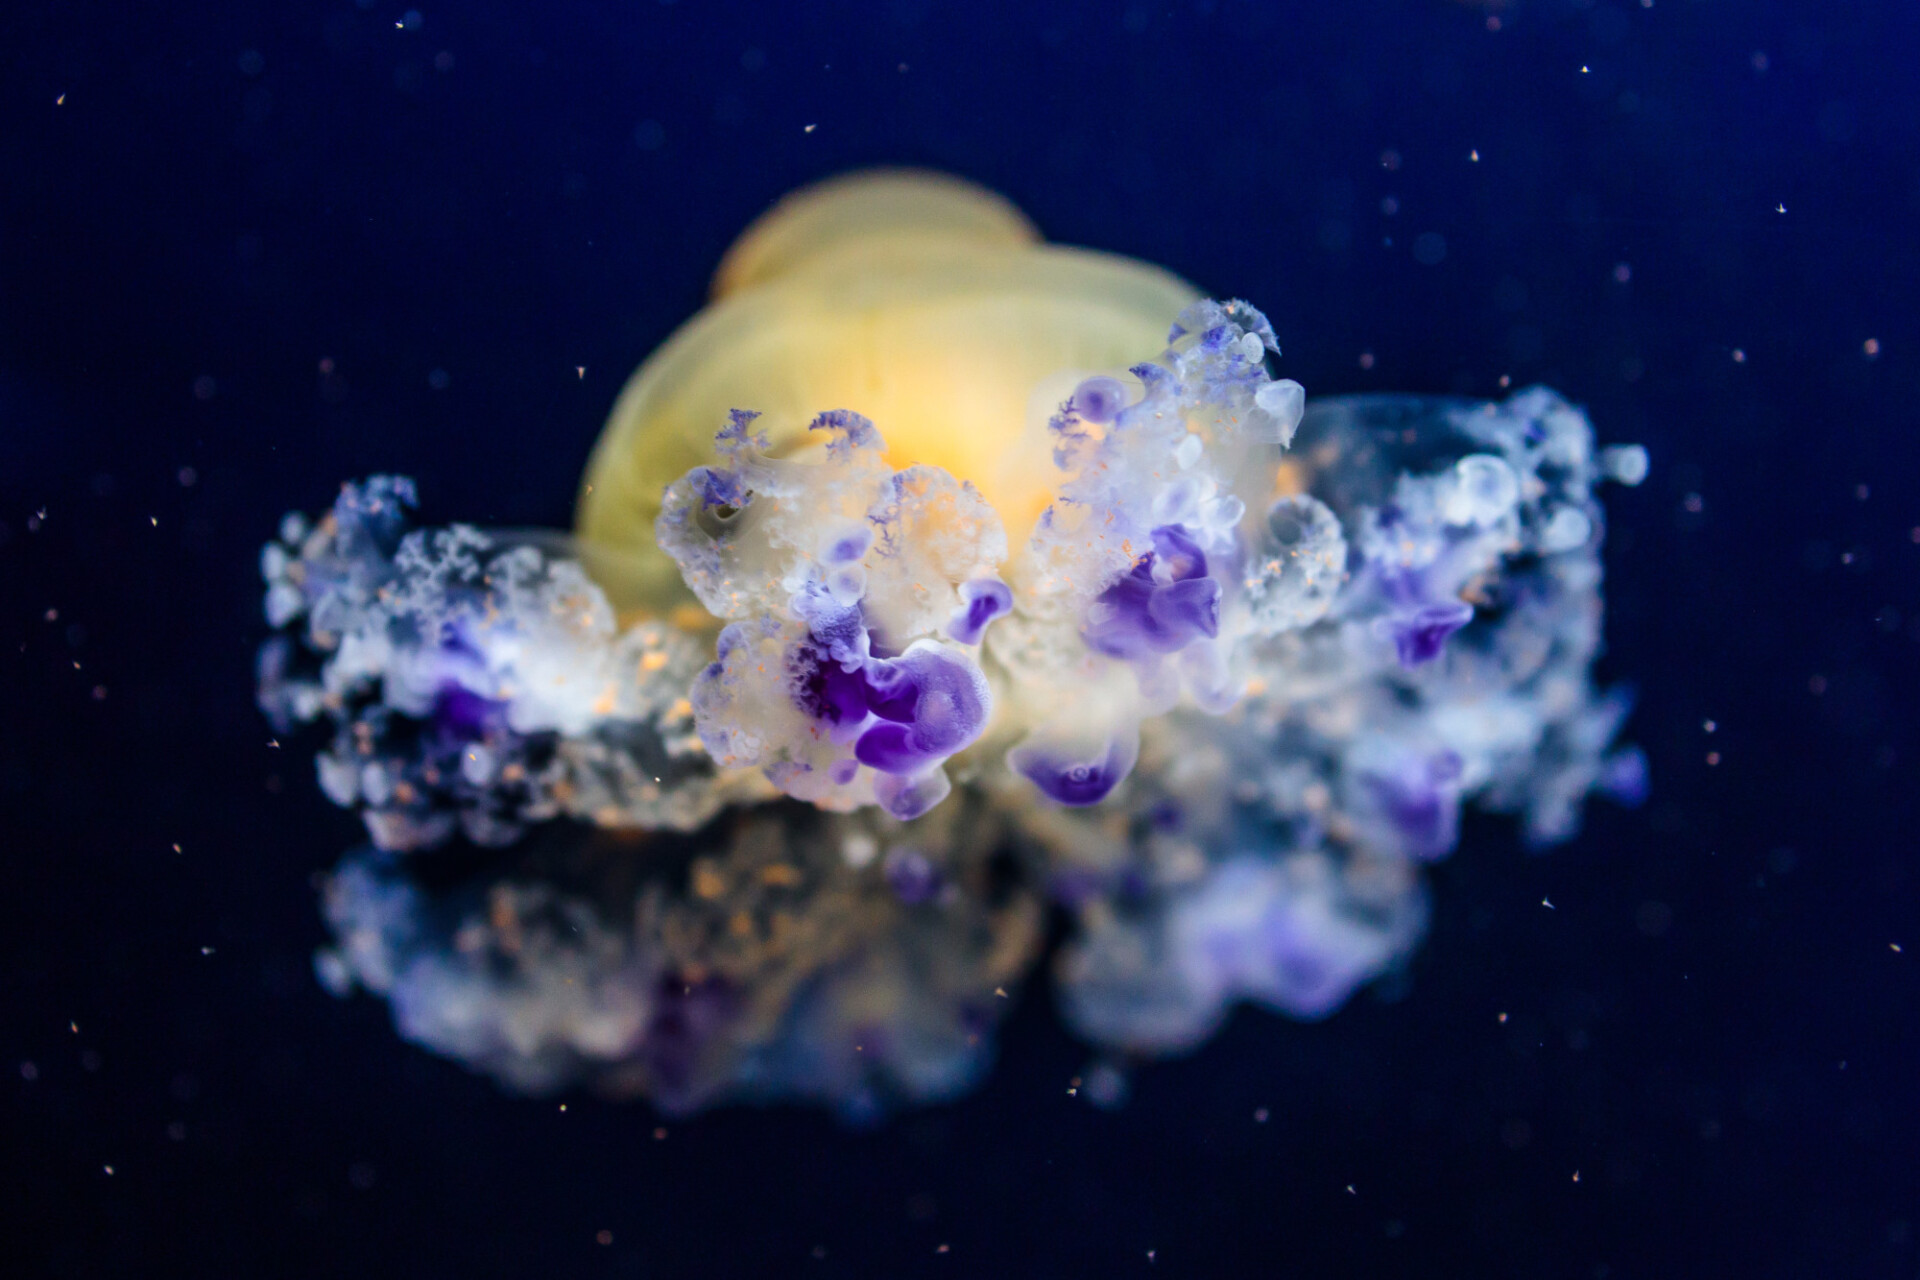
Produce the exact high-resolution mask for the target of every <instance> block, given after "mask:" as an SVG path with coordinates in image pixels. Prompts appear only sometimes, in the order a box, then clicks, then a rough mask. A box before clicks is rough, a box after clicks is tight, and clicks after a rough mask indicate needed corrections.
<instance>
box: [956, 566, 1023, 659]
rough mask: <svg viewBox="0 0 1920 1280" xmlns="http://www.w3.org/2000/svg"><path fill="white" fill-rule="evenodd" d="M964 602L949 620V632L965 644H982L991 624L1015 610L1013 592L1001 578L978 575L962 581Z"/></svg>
mask: <svg viewBox="0 0 1920 1280" xmlns="http://www.w3.org/2000/svg"><path fill="white" fill-rule="evenodd" d="M960 599H961V600H962V601H963V602H964V603H962V604H961V606H960V607H959V608H958V609H956V610H954V613H953V617H952V618H950V619H948V621H947V634H948V635H949V636H951V637H953V638H954V639H955V640H958V641H959V642H960V643H961V644H979V643H980V637H981V636H982V635H983V634H985V632H986V629H987V624H988V623H989V622H992V621H993V620H994V619H995V618H1001V617H1005V616H1006V615H1007V614H1009V613H1011V612H1013V592H1012V591H1011V590H1010V589H1009V588H1008V586H1007V584H1006V583H1004V582H1002V581H1000V579H998V578H974V579H972V580H971V581H968V582H963V583H961V584H960Z"/></svg>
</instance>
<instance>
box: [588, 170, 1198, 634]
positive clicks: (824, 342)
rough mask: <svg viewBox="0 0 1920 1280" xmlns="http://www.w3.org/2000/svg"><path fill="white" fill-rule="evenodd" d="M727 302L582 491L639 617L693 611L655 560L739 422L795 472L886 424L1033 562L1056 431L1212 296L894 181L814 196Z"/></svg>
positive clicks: (760, 229)
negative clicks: (818, 425) (662, 515)
mask: <svg viewBox="0 0 1920 1280" xmlns="http://www.w3.org/2000/svg"><path fill="white" fill-rule="evenodd" d="M714 295H715V296H714V301H713V302H712V303H711V304H710V305H709V306H708V307H707V308H706V309H705V310H703V311H701V312H700V313H699V314H698V315H696V316H694V317H693V319H691V320H689V321H688V322H687V323H686V324H684V325H682V326H681V328H680V329H679V330H678V332H676V333H675V334H674V335H673V336H672V337H671V338H669V339H668V340H667V342H666V344H665V345H664V346H662V347H661V348H660V349H659V350H658V351H656V352H655V353H654V354H653V355H652V356H651V357H650V358H649V359H648V360H647V361H646V363H645V364H643V365H642V366H641V367H640V369H639V371H638V372H636V373H635V374H634V375H633V377H632V378H631V379H630V380H629V381H628V383H627V385H626V388H625V389H624V390H623V391H622V392H621V393H620V398H619V400H618V401H617V402H616V403H615V405H614V409H613V414H612V416H611V417H610V418H609V419H608V422H607V426H606V429H605V430H604V431H603V432H602V433H601V437H600V441H599V444H598V445H597V446H596V447H595V449H594V453H593V458H592V460H591V461H590V462H589V464H588V467H587V474H586V478H585V480H584V482H583V485H582V491H581V497H580V505H579V512H578V519H577V531H578V533H579V535H580V537H581V539H582V540H583V542H585V543H586V544H587V551H586V557H585V558H586V560H587V564H588V567H589V569H590V570H591V571H592V572H593V574H594V576H595V577H596V578H597V579H598V580H599V581H600V582H601V584H602V585H603V586H604V587H606V588H607V590H608V592H609V594H610V595H611V596H612V597H613V598H614V600H615V603H616V604H617V605H618V606H619V607H621V609H622V610H623V611H633V610H646V611H660V610H665V609H669V608H672V607H674V606H675V605H678V604H682V603H684V602H685V601H686V600H687V599H689V598H690V597H688V595H687V594H686V593H685V591H684V588H682V587H681V585H680V582H679V575H678V573H677V571H676V570H675V568H674V566H673V564H672V563H671V562H670V561H669V560H668V559H667V558H666V557H665V556H664V555H662V554H661V553H660V552H659V551H658V550H657V549H656V548H655V546H654V538H653V522H654V517H655V516H657V515H658V514H659V510H660V495H661V491H662V490H663V489H664V488H665V487H666V485H668V484H669V483H671V482H672V481H673V480H675V479H677V478H679V477H680V476H681V475H683V474H684V473H685V472H686V471H687V470H688V469H689V468H692V467H695V466H699V465H701V464H702V463H706V462H710V461H712V460H713V456H714V453H713V437H714V434H715V432H717V431H718V430H719V429H720V427H721V426H723V425H724V424H725V422H726V420H727V412H728V411H729V410H731V409H755V410H758V411H760V412H761V413H762V414H763V415H764V417H763V418H762V419H761V420H760V421H759V422H757V423H755V427H756V428H757V429H760V430H764V431H765V432H766V433H767V434H768V436H769V437H770V438H771V440H772V442H773V446H774V452H775V453H776V454H779V453H788V452H792V451H793V450H794V449H795V448H796V447H798V444H799V442H800V441H801V439H802V437H803V436H804V434H805V431H806V426H807V424H808V423H809V422H811V421H812V420H813V418H814V417H815V416H816V415H818V414H819V413H821V412H823V411H825V410H829V409H851V410H854V411H855V412H858V413H861V414H864V415H865V416H866V417H868V418H870V419H872V420H873V422H874V424H875V425H876V426H877V427H878V428H879V430H880V433H881V435H882V436H883V437H884V438H885V440H886V442H887V460H888V462H889V463H890V464H891V465H893V466H895V467H905V466H908V465H910V464H913V463H929V464H932V465H935V466H939V467H944V468H945V469H946V470H948V471H950V472H951V473H953V474H954V475H955V476H957V477H959V478H961V479H963V480H970V481H972V482H973V483H974V484H975V485H976V486H977V487H978V488H979V489H980V490H981V492H982V493H983V494H984V495H985V496H986V498H987V500H988V501H989V502H991V503H993V505H994V506H995V508H996V509H997V510H998V511H999V512H1000V515H1001V518H1002V520H1003V521H1004V523H1005V525H1006V528H1007V532H1008V534H1009V536H1010V538H1011V539H1012V541H1013V542H1014V543H1015V545H1016V546H1017V545H1018V544H1019V543H1021V542H1023V541H1024V540H1025V537H1026V534H1027V532H1028V531H1029V530H1030V529H1031V527H1032V524H1033V521H1034V519H1035V518H1036V517H1037V516H1038V515H1039V513H1040V511H1041V510H1042V509H1043V508H1044V507H1045V506H1046V504H1047V501H1048V500H1049V497H1050V495H1051V492H1052V490H1053V487H1054V484H1055V481H1056V478H1057V473H1056V472H1055V470H1054V467H1053V464H1052V461H1051V454H1050V445H1049V443H1048V440H1047V437H1046V431H1045V423H1046V419H1047V417H1048V416H1049V415H1051V414H1052V413H1053V412H1054V411H1055V410H1056V409H1057V408H1058V406H1059V403H1060V401H1061V400H1063V399H1064V398H1065V397H1066V395H1067V394H1068V393H1069V392H1071V390H1072V389H1073V386H1074V385H1075V383H1076V382H1078V380H1079V379H1080V378H1082V377H1084V376H1086V375H1088V374H1091V373H1096V372H1115V371H1118V370H1122V369H1124V368H1125V367H1126V366H1127V365H1129V364H1133V363H1136V362H1138V361H1139V360H1141V359H1143V358H1145V357H1147V356H1150V355H1152V354H1154V353H1156V352H1158V351H1159V350H1161V348H1162V347H1164V346H1165V344H1166V337H1167V327H1168V324H1169V322H1170V321H1171V319H1172V317H1173V316H1175V315H1177V314H1178V313H1179V312H1180V311H1181V310H1182V309H1183V308H1184V307H1186V306H1187V305H1188V304H1189V303H1190V302H1193V301H1194V300H1195V299H1196V298H1197V297H1198V296H1199V295H1198V294H1197V293H1196V292H1195V290H1194V289H1193V288H1192V286H1190V285H1188V284H1187V283H1186V282H1185V281H1183V280H1180V279H1178V278H1177V277H1175V276H1173V275H1171V274H1170V273H1168V272H1166V271H1163V270H1161V269H1160V268H1158V267H1155V266H1151V265H1148V264H1146V263H1143V262H1137V261H1134V260H1133V259H1130V258H1123V257H1119V256H1116V255H1113V254H1104V253H1095V252H1092V251H1090V250H1085V249H1073V248H1067V247H1063V246H1060V245H1049V244H1046V243H1043V242H1042V241H1040V240H1039V238H1038V236H1037V234H1036V233H1035V232H1034V230H1033V228H1032V226H1031V225H1030V224H1029V223H1028V222H1027V221H1026V219H1025V218H1024V217H1023V216H1022V215H1021V214H1020V212H1019V211H1018V210H1017V209H1015V208H1014V207H1013V206H1012V205H1010V204H1008V203H1007V202H1006V201H1005V200H1003V199H1001V198H1000V197H999V196H996V195H994V194H993V193H992V192H989V191H986V190H984V189H983V188H980V187H977V186H974V185H972V184H970V183H966V182H962V181H960V180H958V179H955V178H950V177H945V176H943V175H938V174H931V173H915V172H900V171H884V172H875V173H862V174H854V175H850V176H847V177H843V178H836V179H833V180H831V181H828V182H824V183H821V184H819V185H817V186H813V187H809V188H805V189H803V190H801V191H798V192H795V193H794V194H793V195H790V196H788V197H787V198H786V199H785V200H783V201H781V202H780V203H779V204H778V205H776V206H775V207H774V208H773V209H772V210H770V211H769V212H768V213H767V214H766V215H764V216H763V217H761V218H760V219H759V220H758V221H756V222H755V223H754V224H753V225H752V226H750V227H748V228H747V230H746V232H745V233H744V234H743V235H742V236H741V238H740V240H739V242H738V243H737V244H735V246H734V247H733V248H732V249H731V250H730V251H729V252H728V254H727V256H726V258H725V259H724V260H723V262H722V263H721V266H720V271H719V273H718V275H717V276H716V278H715V281H714Z"/></svg>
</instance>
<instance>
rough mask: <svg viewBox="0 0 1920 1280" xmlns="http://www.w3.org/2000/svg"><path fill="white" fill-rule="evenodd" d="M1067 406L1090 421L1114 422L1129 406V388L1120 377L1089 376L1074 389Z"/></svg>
mask: <svg viewBox="0 0 1920 1280" xmlns="http://www.w3.org/2000/svg"><path fill="white" fill-rule="evenodd" d="M1067 407H1068V408H1069V409H1071V410H1072V411H1073V412H1074V413H1076V414H1078V415H1079V416H1080V417H1081V418H1082V419H1084V420H1086V421H1088V422H1112V421H1113V420H1114V419H1115V418H1117V417H1119V416H1120V411H1121V410H1122V409H1124V408H1126V407H1127V388H1126V385H1125V384H1124V383H1122V382H1121V381H1120V380H1119V379H1118V378H1109V377H1105V376H1099V377H1093V378H1088V379H1087V380H1086V381H1085V382H1083V383H1081V384H1080V385H1079V386H1077V387H1075V388H1074V389H1073V398H1072V399H1070V400H1068V401H1067Z"/></svg>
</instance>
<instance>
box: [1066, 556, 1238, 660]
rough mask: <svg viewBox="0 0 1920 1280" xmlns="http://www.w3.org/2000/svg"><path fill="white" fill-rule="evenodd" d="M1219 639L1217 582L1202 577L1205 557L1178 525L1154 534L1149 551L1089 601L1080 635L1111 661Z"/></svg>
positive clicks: (1141, 656) (1144, 655) (1172, 651)
mask: <svg viewBox="0 0 1920 1280" xmlns="http://www.w3.org/2000/svg"><path fill="white" fill-rule="evenodd" d="M1219 634H1220V583H1219V582H1218V581H1217V580H1216V579H1213V578H1210V577H1208V576H1207V555H1206V552H1204V551H1202V550H1201V549H1200V544H1199V543H1197V542H1195V541H1194V540H1193V538H1192V537H1191V536H1190V535H1189V534H1188V533H1187V531H1186V530H1185V529H1183V528H1182V527H1180V526H1179V525H1162V526H1160V527H1159V528H1158V529H1155V530H1154V531H1153V550H1152V551H1149V552H1148V553H1147V554H1146V555H1143V556H1141V557H1140V558H1139V559H1138V560H1136V561H1134V562H1133V567H1132V568H1131V569H1129V570H1127V572H1126V573H1124V574H1122V575H1121V576H1120V578H1119V580H1118V581H1116V582H1115V583H1114V584H1113V585H1112V586H1110V587H1108V588H1107V589H1106V590H1105V591H1102V592H1101V593H1100V594H1099V596H1097V597H1096V598H1095V600H1094V608H1093V610H1092V617H1091V618H1090V620H1089V622H1088V624H1087V626H1086V628H1085V630H1083V631H1082V632H1081V635H1082V637H1083V638H1084V639H1085V640H1086V642H1087V644H1088V645H1089V646H1090V647H1092V648H1094V649H1096V650H1098V651H1099V652H1101V653H1104V654H1107V655H1109V656H1111V657H1115V658H1124V659H1129V660H1132V659H1138V658H1145V657H1149V656H1152V655H1154V654H1162V653H1176V652H1178V651H1179V650H1181V649H1184V648H1185V647H1186V646H1187V645H1189V644H1190V643H1192V642H1193V641H1195V640H1198V639H1200V638H1201V637H1203V636H1204V637H1207V638H1209V639H1211V638H1212V637H1214V636H1217V635H1219Z"/></svg>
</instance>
